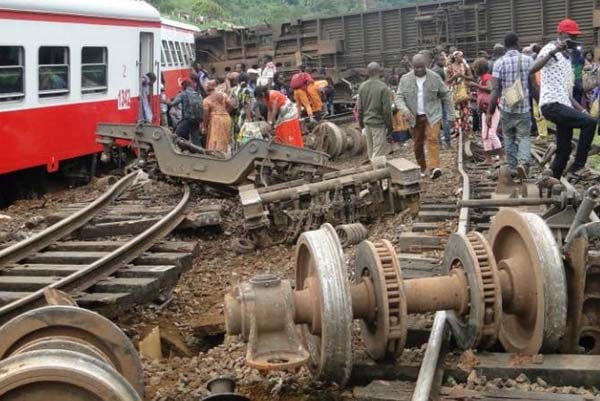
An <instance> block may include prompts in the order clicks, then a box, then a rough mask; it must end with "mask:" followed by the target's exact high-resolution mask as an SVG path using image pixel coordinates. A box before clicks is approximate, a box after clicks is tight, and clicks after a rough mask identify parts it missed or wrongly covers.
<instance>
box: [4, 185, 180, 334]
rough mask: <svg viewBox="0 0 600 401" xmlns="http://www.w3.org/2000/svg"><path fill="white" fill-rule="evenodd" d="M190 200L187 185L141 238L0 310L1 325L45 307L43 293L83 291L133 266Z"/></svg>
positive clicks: (176, 220)
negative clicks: (31, 310)
mask: <svg viewBox="0 0 600 401" xmlns="http://www.w3.org/2000/svg"><path fill="white" fill-rule="evenodd" d="M189 199H190V188H189V186H187V185H186V186H185V193H184V195H183V197H182V199H181V201H180V202H179V203H178V204H177V206H176V207H175V208H174V209H173V210H171V211H170V212H169V213H168V214H167V215H166V216H164V217H163V218H162V219H160V220H159V221H158V222H156V223H155V224H154V225H153V226H152V227H150V228H148V229H147V230H146V231H144V232H143V233H141V234H140V235H138V236H136V237H135V238H133V239H131V240H130V241H128V242H127V243H125V244H124V245H122V246H121V247H119V248H117V249H115V250H114V251H112V252H110V253H109V254H107V255H105V256H104V257H102V258H100V259H98V260H96V261H95V262H93V263H91V264H89V265H88V266H86V267H84V268H83V269H81V270H78V271H77V272H75V273H73V274H71V275H69V276H67V277H64V278H62V279H61V280H59V281H57V282H55V283H52V284H50V285H48V286H46V287H44V288H41V289H39V290H37V291H35V292H33V293H31V294H29V295H27V296H25V297H23V298H21V299H18V300H16V301H14V302H11V303H9V304H6V305H4V306H2V307H0V325H1V324H3V323H5V322H7V321H8V320H10V319H12V318H13V317H15V316H17V315H19V314H21V313H23V312H25V311H27V310H30V309H32V308H35V307H38V306H41V305H44V304H45V302H44V292H45V291H46V289H57V290H61V291H64V292H67V293H76V292H80V291H84V290H86V289H87V288H89V287H91V286H93V285H94V284H95V283H97V282H98V281H100V280H101V279H103V278H105V277H107V276H109V275H111V274H112V273H114V272H115V271H117V270H118V269H120V268H121V267H122V266H123V265H125V264H127V263H130V262H132V261H133V260H134V259H136V258H137V257H138V256H139V255H140V254H142V253H143V252H145V251H146V250H148V249H149V248H150V247H151V246H152V245H153V244H154V243H155V242H156V241H157V240H159V239H161V238H163V237H164V236H166V235H168V234H169V233H170V232H171V231H172V230H173V229H175V227H177V226H178V225H179V224H180V223H181V221H182V220H183V219H184V218H185V213H184V211H185V209H186V206H187V204H188V202H189Z"/></svg>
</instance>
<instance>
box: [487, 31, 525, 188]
mask: <svg viewBox="0 0 600 401" xmlns="http://www.w3.org/2000/svg"><path fill="white" fill-rule="evenodd" d="M504 46H505V47H506V54H505V55H504V56H503V57H502V58H500V59H498V60H496V62H495V63H494V71H493V74H492V76H493V79H492V95H491V96H490V101H489V106H488V111H487V113H486V124H487V126H488V127H491V126H492V124H493V122H492V118H493V116H494V113H495V112H496V107H500V124H501V127H502V135H503V137H504V151H505V153H506V160H507V162H508V166H509V168H510V170H511V172H516V173H517V174H518V175H519V176H520V177H521V178H526V177H527V175H528V174H529V162H530V160H531V137H530V129H531V114H530V113H531V106H530V104H529V69H530V68H531V66H532V65H533V59H532V58H531V57H529V56H525V55H523V54H521V53H520V52H519V35H517V34H516V33H514V32H510V33H508V34H506V37H505V38H504ZM498 99H500V103H499V105H498Z"/></svg>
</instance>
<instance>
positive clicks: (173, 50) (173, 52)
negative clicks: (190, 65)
mask: <svg viewBox="0 0 600 401" xmlns="http://www.w3.org/2000/svg"><path fill="white" fill-rule="evenodd" d="M169 49H171V58H172V59H173V65H176V66H177V65H179V64H181V62H180V61H179V59H178V58H177V50H175V45H174V44H173V42H172V41H170V40H169Z"/></svg>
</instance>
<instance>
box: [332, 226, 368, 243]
mask: <svg viewBox="0 0 600 401" xmlns="http://www.w3.org/2000/svg"><path fill="white" fill-rule="evenodd" d="M335 231H336V232H337V235H338V237H339V238H340V243H341V244H342V247H343V248H346V247H348V246H350V245H356V244H358V243H359V242H361V241H362V240H365V239H367V237H368V236H369V229H368V228H367V227H365V225H364V224H362V223H353V224H341V225H339V226H337V227H336V228H335Z"/></svg>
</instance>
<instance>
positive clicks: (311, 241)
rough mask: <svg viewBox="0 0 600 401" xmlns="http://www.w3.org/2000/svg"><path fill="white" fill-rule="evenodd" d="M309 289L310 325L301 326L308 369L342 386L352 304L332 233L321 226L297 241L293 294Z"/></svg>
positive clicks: (349, 363)
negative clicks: (313, 305)
mask: <svg viewBox="0 0 600 401" xmlns="http://www.w3.org/2000/svg"><path fill="white" fill-rule="evenodd" d="M303 289H313V291H311V293H312V294H315V296H316V297H317V299H314V300H313V302H316V307H317V308H316V309H317V311H318V313H314V314H313V316H314V318H313V323H312V324H310V325H308V324H303V325H302V326H301V331H302V337H303V341H304V344H305V346H306V349H307V350H308V352H309V353H310V361H309V368H310V370H311V371H312V372H313V374H314V376H315V378H316V379H317V380H321V381H327V382H336V383H339V384H341V385H344V384H345V383H346V382H347V381H348V379H349V377H350V372H351V369H352V300H351V298H350V289H349V286H348V281H347V279H346V268H345V265H344V254H343V251H342V248H341V246H340V242H339V240H338V238H337V234H336V233H335V229H334V228H333V226H331V225H330V224H324V225H323V226H322V227H321V229H319V230H316V231H308V232H305V233H304V234H302V235H301V236H300V238H299V240H298V247H297V251H296V291H300V290H303Z"/></svg>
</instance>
